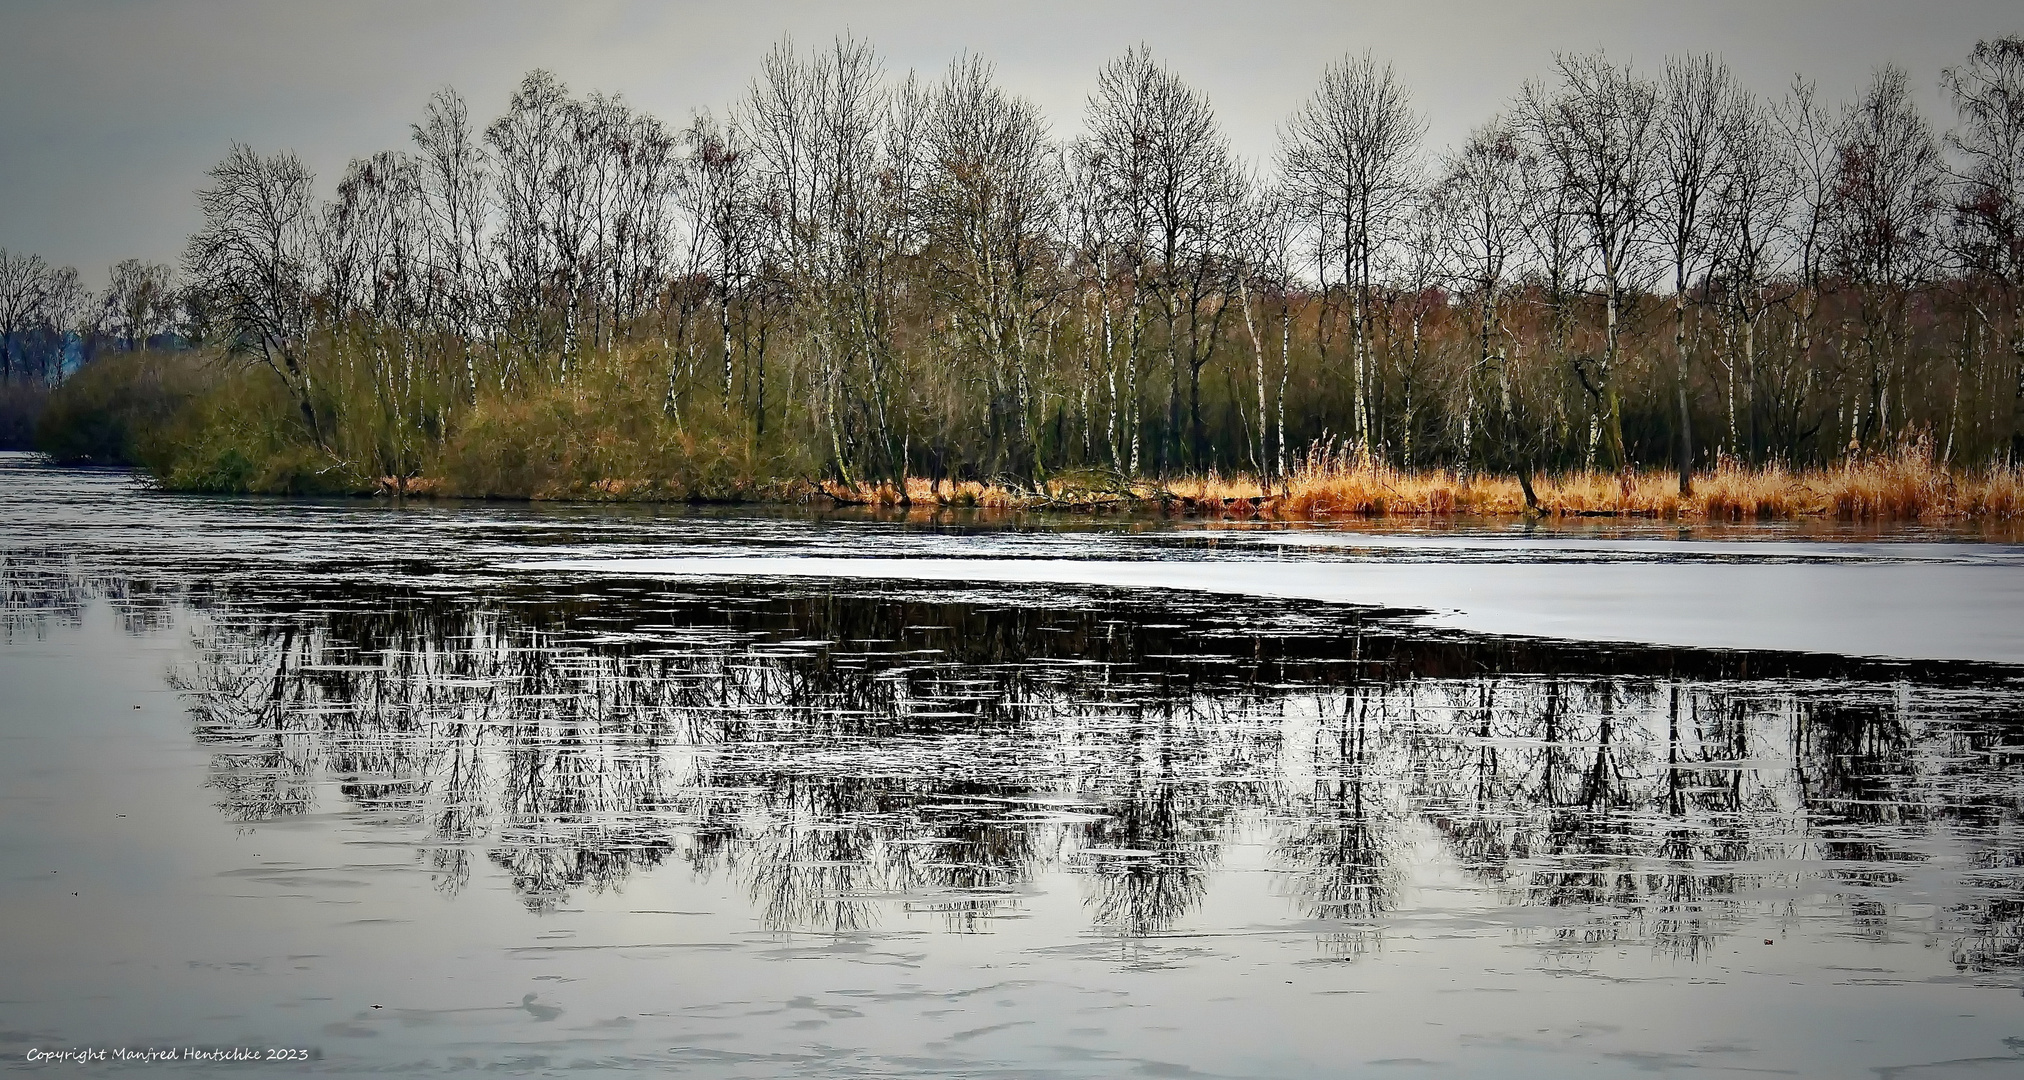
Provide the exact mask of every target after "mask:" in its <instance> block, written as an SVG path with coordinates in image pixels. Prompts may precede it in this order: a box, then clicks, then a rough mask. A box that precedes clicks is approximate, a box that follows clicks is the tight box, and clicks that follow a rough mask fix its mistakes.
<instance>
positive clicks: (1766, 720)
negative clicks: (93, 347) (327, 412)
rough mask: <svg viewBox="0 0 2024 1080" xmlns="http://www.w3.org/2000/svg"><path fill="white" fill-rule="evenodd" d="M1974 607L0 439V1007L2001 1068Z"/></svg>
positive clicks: (1992, 731) (1055, 1056) (499, 1060)
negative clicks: (305, 493) (185, 485)
mask: <svg viewBox="0 0 2024 1080" xmlns="http://www.w3.org/2000/svg"><path fill="white" fill-rule="evenodd" d="M2020 603H2024V549H2020V548H2018V547H2016V546H2012V545H2007V544H2003V543H1998V542H1991V541H1987V540H1982V539H1977V538H1974V537H1968V536H1962V535H1956V534H1949V533H1945V532H1923V533H1920V532H1909V531H1907V532H1900V533H1895V534H1891V535H1889V536H1884V537H1879V536H1876V535H1872V534H1858V533H1852V532H1839V531H1835V530H1828V531H1826V532H1824V533H1823V532H1821V531H1819V530H1811V531H1804V530H1774V529H1761V528H1760V529H1745V530H1713V531H1709V530H1700V531H1695V530H1684V531H1683V530H1679V529H1671V528H1667V529H1658V528H1650V527H1647V528H1635V527H1624V528H1616V527H1610V526H1602V527H1598V528H1596V529H1593V530H1586V531H1578V532H1575V531H1560V532H1555V531H1550V530H1549V531H1540V530H1533V531H1526V530H1524V529H1522V528H1521V527H1518V526H1515V525H1508V526H1507V525H1497V526H1487V525H1486V526H1481V527H1478V528H1475V529H1473V530H1464V531H1447V532H1441V531H1429V530H1425V529H1415V528H1408V529H1396V530H1378V529H1370V528H1300V529H1294V528H1282V527H1273V526H1215V527H1204V526H1196V525H1186V524H1175V523H1166V522H1160V521H1156V520H1145V519H1120V518H1110V519H1089V520H1084V521H1064V520H1061V519H1049V520H1047V521H1033V520H1018V519H1009V520H998V519H985V518H977V517H967V518H957V517H942V518H934V517H927V516H920V517H915V518H912V519H880V518H877V517H872V516H852V515H842V514H829V515H818V514H813V513H788V512H770V513H769V512H759V511H752V510H727V509H689V508H659V509H642V508H609V507H607V508H598V507H525V506H500V505H488V504H465V505H457V504H450V503H440V504H437V503H422V504H412V505H407V506H396V505H392V504H388V503H385V502H377V503H375V502H365V501H321V502H319V501H304V500H259V499H207V498H194V497H182V496H169V495H164V494H159V493H155V492H152V491H149V490H147V489H146V488H144V487H142V486H140V485H138V484H137V483H136V482H135V481H134V480H133V479H132V477H131V476H129V475H128V474H125V473H119V472H108V471H87V470H66V469H57V468H52V467H48V466H44V465H40V464H37V463H36V462H35V461H34V460H33V459H30V458H27V457H22V456H11V457H4V458H0V1061H4V1063H5V1067H6V1068H8V1069H11V1070H22V1071H25V1072H36V1073H46V1074H51V1075H66V1076H68V1075H145V1074H149V1073H168V1074H188V1075H212V1074H225V1073H228V1072H229V1073H232V1074H244V1075H267V1074H274V1075H287V1074H293V1073H298V1072H304V1073H312V1074H326V1073H334V1074H351V1073H391V1074H400V1075H414V1074H438V1073H463V1072H480V1071H485V1072H505V1073H508V1074H523V1075H548V1074H560V1073H565V1072H566V1073H575V1072H578V1071H580V1070H583V1069H587V1068H602V1069H621V1070H633V1071H638V1072H644V1073H652V1074H669V1075H684V1076H697V1077H1006V1078H1010V1077H1109V1076H1118V1077H1128V1076H1213V1077H1323V1076H1327V1077H1339V1076H1380V1077H1392V1076H1472V1077H1579V1076H1624V1075H1631V1074H1638V1075H1658V1076H1667V1075H1680V1076H1686V1075H1694V1076H1704V1075H1725V1074H1745V1073H1747V1074H1753V1075H1754V1074H1760V1073H1773V1074H1778V1075H1798V1076H1824V1077H1842V1076H1871V1075H1874V1076H1879V1077H1906V1078H1909V1077H1953V1076H1965V1077H1982V1076H2024V607H2020ZM192 1048H209V1049H211V1050H217V1049H222V1048H240V1049H243V1050H248V1051H253V1052H256V1053H257V1054H260V1055H272V1056H273V1057H274V1058H275V1060H267V1061H259V1062H254V1063H243V1064H230V1065H227V1064H220V1063H218V1062H216V1061H209V1060H199V1061H191V1060H188V1056H187V1053H186V1052H187V1051H188V1050H189V1049H192ZM79 1049H85V1050H93V1051H105V1052H106V1053H107V1057H106V1059H105V1060H102V1061H92V1062H89V1063H85V1064H79V1063H77V1062H75V1061H72V1060H66V1059H62V1058H54V1059H52V1058H48V1057H46V1056H44V1055H46V1054H48V1053H50V1052H57V1053H63V1052H72V1051H76V1050H79ZM121 1050H125V1051H128V1052H138V1051H146V1050H156V1051H174V1052H176V1053H177V1054H178V1055H179V1059H178V1060H174V1061H160V1060H157V1061H153V1062H144V1063H143V1062H127V1063H122V1062H120V1061H119V1060H118V1059H117V1053H116V1052H117V1051H121ZM31 1058H32V1059H33V1060H31ZM286 1058H300V1059H301V1060H284V1059H286Z"/></svg>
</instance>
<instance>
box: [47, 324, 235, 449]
mask: <svg viewBox="0 0 2024 1080" xmlns="http://www.w3.org/2000/svg"><path fill="white" fill-rule="evenodd" d="M215 382H216V376H215V373H214V371H212V370H211V369H209V368H207V366H206V361H205V359H204V358H203V357H202V356H200V355H199V354H197V353H194V352H154V351H143V352H121V353H112V354H110V355H107V356H102V357H100V358H99V359H97V360H94V361H92V362H91V363H89V364H86V365H85V366H84V367H83V368H80V369H79V370H78V371H76V372H75V373H73V374H72V375H71V376H70V378H69V379H67V380H65V381H64V382H63V384H62V385H60V386H58V387H57V388H56V389H55V391H53V392H52V393H51V394H50V395H49V403H48V405H47V407H45V408H44V409H43V410H42V416H41V418H40V420H39V422H38V423H37V424H36V427H35V448H36V449H38V450H40V451H42V452H43V453H45V454H48V455H49V456H50V457H53V458H55V459H56V460H58V461H61V462H66V463H79V464H99V465H134V464H138V463H139V462H140V460H141V457H142V445H143V443H144V442H145V441H146V440H147V439H148V438H149V437H150V436H151V435H152V434H154V433H158V432H160V431H162V430H163V429H165V428H167V427H168V426H170V425H171V424H172V423H173V422H174V420H175V418H176V416H177V414H179V413H180V412H181V411H182V410H183V409H184V408H186V407H187V406H188V405H189V404H190V403H191V402H192V401H193V400H195V399H196V398H197V397H198V396H199V395H201V394H203V393H204V392H205V391H206V390H207V389H208V388H209V387H210V386H211V385H213V384H214V383H215Z"/></svg>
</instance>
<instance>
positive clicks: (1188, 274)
mask: <svg viewBox="0 0 2024 1080" xmlns="http://www.w3.org/2000/svg"><path fill="white" fill-rule="evenodd" d="M1088 124H1089V129H1090V138H1091V143H1092V146H1093V149H1094V151H1095V153H1094V156H1093V157H1092V159H1091V160H1094V161H1100V162H1102V163H1103V165H1104V170H1103V173H1102V184H1103V187H1104V199H1105V201H1106V202H1107V203H1109V204H1110V205H1112V206H1114V207H1116V213H1117V215H1118V218H1119V220H1120V225H1121V227H1120V229H1119V232H1120V233H1121V234H1122V235H1121V240H1122V243H1123V245H1124V246H1125V249H1126V251H1127V252H1128V253H1129V254H1128V255H1127V256H1126V262H1127V264H1128V265H1129V267H1130V273H1131V275H1132V278H1133V279H1134V281H1142V282H1143V283H1144V284H1143V286H1142V287H1143V290H1144V294H1145V296H1146V298H1147V299H1148V300H1150V301H1151V302H1152V304H1153V305H1154V306H1155V307H1156V308H1157V310H1158V313H1159V316H1160V320H1161V323H1162V326H1163V328H1164V330H1165V339H1166V342H1165V343H1166V353H1167V365H1168V370H1169V372H1170V373H1171V375H1172V382H1171V393H1170V395H1169V397H1168V412H1167V436H1168V437H1167V440H1165V442H1164V444H1163V446H1164V448H1165V452H1163V454H1162V462H1161V464H1162V467H1166V466H1170V465H1174V464H1180V463H1181V462H1182V461H1183V460H1186V461H1191V462H1195V463H1199V462H1201V461H1202V460H1203V459H1204V458H1205V456H1206V438H1205V436H1204V433H1203V429H1202V423H1201V371H1202V368H1203V367H1204V366H1205V365H1207V364H1208V362H1209V361H1210V360H1211V359H1212V357H1213V356H1214V352H1215V348H1216V344H1217V339H1218V337H1219V336H1220V333H1221V329H1222V322H1223V319H1224V317H1225V316H1226V315H1227V313H1228V306H1229V305H1228V303H1227V301H1228V298H1229V294H1230V292H1232V291H1234V290H1233V287H1232V286H1231V284H1230V282H1229V279H1228V275H1229V271H1230V269H1231V266H1232V263H1231V261H1230V260H1229V259H1228V258H1227V257H1226V256H1227V249H1226V244H1227V242H1228V240H1229V226H1230V224H1231V222H1233V221H1234V220H1236V219H1237V216H1236V215H1237V210H1238V208H1239V207H1240V206H1241V205H1242V195H1243V178H1242V176H1241V175H1240V174H1239V173H1238V172H1237V169H1236V167H1235V163H1234V162H1233V160H1232V159H1231V155H1230V147H1229V141H1228V140H1227V139H1226V138H1225V137H1224V136H1223V133H1222V131H1221V129H1220V127H1219V126H1218V124H1217V122H1216V115H1215V112H1214V110H1213V109H1211V108H1210V106H1209V101H1208V98H1207V97H1205V96H1203V95H1202V94H1201V93H1199V92H1197V91H1196V90H1194V89H1193V88H1191V87H1189V86H1188V85H1187V84H1186V83H1183V82H1182V81H1181V80H1180V79H1179V78H1178V77H1177V76H1175V75H1174V74H1173V73H1172V72H1171V71H1169V70H1168V69H1167V68H1166V67H1165V66H1164V65H1161V64H1158V63H1156V62H1155V61H1154V60H1153V58H1152V54H1151V52H1150V51H1148V50H1147V49H1146V48H1145V47H1144V46H1143V45H1141V46H1140V47H1138V48H1136V49H1133V50H1131V51H1129V52H1126V53H1125V54H1124V55H1123V56H1120V57H1118V58H1117V59H1115V60H1112V61H1111V62H1110V63H1108V64H1106V65H1105V66H1104V68H1103V69H1102V70H1101V71H1100V72H1099V73H1098V75H1097V90H1096V93H1095V94H1093V95H1092V96H1091V97H1090V99H1089V120H1088ZM1184 371H1185V372H1186V375H1185V379H1186V384H1185V385H1186V386H1187V393H1186V395H1185V396H1184V395H1183V391H1182V386H1183V378H1184V376H1183V372H1184ZM1184 408H1185V409H1186V410H1187V418H1186V420H1185V422H1184V420H1183V417H1182V411H1183V409H1184ZM1184 423H1185V427H1184ZM1184 432H1185V434H1186V436H1187V437H1186V440H1185V441H1183V438H1182V436H1183V433H1184ZM1134 458H1136V455H1134Z"/></svg>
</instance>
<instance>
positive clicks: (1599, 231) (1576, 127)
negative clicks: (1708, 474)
mask: <svg viewBox="0 0 2024 1080" xmlns="http://www.w3.org/2000/svg"><path fill="white" fill-rule="evenodd" d="M1555 66H1556V67H1557V68H1558V69H1559V74H1560V85H1559V87H1558V88H1557V89H1556V90H1551V91H1549V90H1547V89H1545V88H1543V87H1540V86H1538V85H1536V84H1535V85H1530V86H1527V87H1526V89H1525V93H1524V97H1523V103H1524V114H1525V116H1526V117H1527V120H1528V122H1529V123H1530V124H1531V125H1532V127H1533V129H1534V131H1535V132H1536V133H1537V136H1538V138H1539V140H1540V142H1541V143H1542V145H1543V146H1544V148H1545V150H1546V152H1547V153H1548V154H1549V155H1551V156H1552V158H1553V159H1554V163H1555V165H1556V166H1557V172H1558V176H1559V180H1560V182H1561V184H1562V185H1564V187H1565V189H1566V195H1567V202H1568V206H1569V209H1570V210H1571V212H1572V213H1573V214H1574V215H1575V217H1576V219H1577V220H1578V221H1579V222H1580V224H1581V227H1582V229H1583V231H1584V233H1585V234H1586V240H1587V248H1588V256H1589V259H1590V262H1591V264H1592V270H1593V272H1594V275H1595V277H1596V278H1597V279H1598V281H1599V283H1600V287H1601V291H1602V298H1603V354H1602V356H1601V358H1600V359H1599V360H1597V361H1596V362H1595V363H1594V365H1593V368H1592V371H1591V370H1590V367H1589V366H1588V365H1582V366H1581V367H1580V368H1578V369H1577V370H1578V373H1579V374H1580V376H1581V379H1582V382H1583V385H1584V386H1585V387H1586V388H1587V389H1588V390H1589V393H1590V394H1591V395H1592V396H1593V397H1594V398H1595V399H1596V403H1597V405H1598V407H1599V411H1600V417H1599V419H1600V420H1601V424H1602V435H1603V437H1604V438H1605V440H1606V441H1607V444H1608V447H1609V453H1610V459H1611V462H1612V464H1613V465H1614V466H1615V467H1616V468H1619V469H1622V468H1627V467H1628V466H1629V458H1628V456H1627V455H1626V454H1625V452H1624V443H1623V407H1622V402H1621V399H1620V394H1619V391H1618V388H1617V384H1616V371H1617V368H1618V365H1619V359H1620V358H1619V351H1620V346H1621V342H1622V333H1623V321H1624V311H1623V309H1624V306H1625V304H1626V303H1627V302H1628V301H1629V299H1630V297H1631V295H1632V292H1633V290H1634V289H1635V287H1636V285H1637V284H1638V282H1639V274H1640V273H1641V271H1642V270H1643V269H1644V268H1643V265H1642V261H1641V260H1642V257H1643V255H1644V248H1645V245H1646V244H1647V243H1649V241H1650V240H1651V234H1652V228H1653V225H1654V214H1653V212H1652V211H1653V202H1654V198H1653V197H1654V195H1655V194H1656V189H1657V186H1658V179H1659V177H1658V170H1657V163H1656V155H1655V154H1654V153H1653V151H1654V150H1655V149H1656V146H1655V145H1654V144H1655V143H1656V141H1657V139H1658V137H1659V128H1658V93H1657V90H1656V88H1655V87H1653V86H1652V84H1651V83H1649V82H1647V81H1645V80H1644V79H1641V78H1638V77H1637V76H1636V75H1634V74H1633V73H1632V72H1631V69H1630V67H1629V66H1628V65H1625V66H1622V67H1619V66H1617V65H1616V64H1614V63H1613V62H1611V61H1610V60H1609V58H1608V57H1606V56H1605V55H1603V54H1602V53H1590V54H1587V55H1582V56H1569V55H1561V56H1558V57H1556V58H1555Z"/></svg>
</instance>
